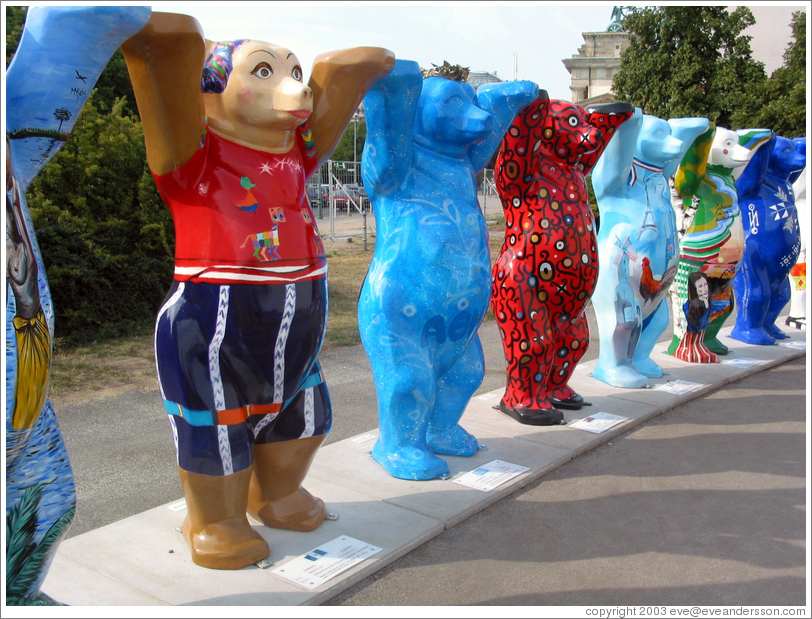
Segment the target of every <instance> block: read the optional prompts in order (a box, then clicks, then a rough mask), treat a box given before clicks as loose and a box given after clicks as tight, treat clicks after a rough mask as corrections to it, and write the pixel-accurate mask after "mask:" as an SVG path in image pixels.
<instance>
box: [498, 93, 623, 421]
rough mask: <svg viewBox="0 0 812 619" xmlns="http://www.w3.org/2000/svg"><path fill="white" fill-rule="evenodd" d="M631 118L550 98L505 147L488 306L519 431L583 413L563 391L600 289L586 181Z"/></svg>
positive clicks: (525, 117)
mask: <svg viewBox="0 0 812 619" xmlns="http://www.w3.org/2000/svg"><path fill="white" fill-rule="evenodd" d="M542 92H543V91H542ZM633 113H634V108H633V106H632V105H630V104H626V103H612V104H603V105H594V106H590V107H588V108H586V109H585V108H583V107H581V106H578V105H574V104H572V103H569V102H566V101H560V100H555V99H554V100H549V99H547V98H546V93H545V96H543V97H540V98H539V99H537V100H536V101H535V102H533V103H532V104H531V105H529V106H527V107H526V108H524V109H523V110H522V111H521V112H520V113H519V114H518V115H517V116H516V118H515V119H514V121H513V123H512V125H511V127H510V129H509V130H508V132H507V135H506V136H505V138H504V141H503V143H502V150H501V151H500V153H499V156H498V158H497V161H496V188H497V191H498V192H499V197H500V199H501V200H502V207H503V208H504V211H505V226H506V233H505V241H504V244H503V245H502V250H501V253H500V255H499V258H498V259H497V261H496V264H495V265H494V270H493V275H494V280H493V291H492V296H491V303H492V305H493V310H494V314H495V315H496V322H497V324H498V325H499V331H500V335H501V337H502V345H503V347H504V351H505V358H506V360H507V388H506V390H505V395H504V396H503V397H502V400H501V401H500V403H499V406H498V407H497V408H498V410H500V411H502V412H503V413H505V414H507V415H509V416H510V417H513V418H514V419H516V420H517V421H519V422H520V423H524V424H529V425H553V424H558V423H561V422H562V421H563V418H564V415H563V413H562V412H561V411H560V410H559V409H574V410H577V409H580V408H581V407H582V406H583V405H584V404H587V403H586V402H584V400H583V398H582V397H581V396H580V395H578V394H577V393H575V391H573V390H572V389H571V388H570V387H569V386H568V385H567V383H568V381H569V379H570V377H571V376H572V372H573V370H574V369H575V366H576V364H577V363H578V361H579V360H580V359H581V357H583V355H584V353H585V352H586V350H587V347H588V346H589V327H588V325H587V320H586V315H585V314H584V310H585V309H586V305H587V303H588V302H589V299H590V297H591V296H592V293H593V291H594V290H595V285H596V283H597V279H598V254H597V240H596V235H595V219H594V216H593V214H592V210H591V209H590V207H589V202H588V200H587V186H586V179H585V176H586V174H588V173H589V171H590V170H591V169H592V167H593V166H594V165H595V163H596V162H597V160H598V158H599V157H600V156H601V153H602V152H603V150H604V148H606V145H607V143H608V142H609V139H610V138H611V136H612V134H613V133H614V131H615V130H616V129H617V128H618V127H619V126H620V125H621V124H622V123H623V122H625V121H626V120H628V119H629V118H631V116H632V114H633Z"/></svg>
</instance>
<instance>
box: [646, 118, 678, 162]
mask: <svg viewBox="0 0 812 619" xmlns="http://www.w3.org/2000/svg"><path fill="white" fill-rule="evenodd" d="M681 149H682V140H679V139H677V138H675V137H674V136H673V135H671V125H669V124H668V122H666V121H665V120H663V119H661V118H657V117H656V116H649V115H648V114H645V115H644V116H643V124H642V126H641V127H640V134H639V136H638V138H637V144H636V145H635V149H634V157H635V159H638V160H640V161H642V162H644V163H647V164H650V165H654V166H657V167H658V168H662V167H663V166H664V165H665V164H666V163H668V162H669V161H672V160H673V159H675V158H676V157H678V156H679V154H680V152H681Z"/></svg>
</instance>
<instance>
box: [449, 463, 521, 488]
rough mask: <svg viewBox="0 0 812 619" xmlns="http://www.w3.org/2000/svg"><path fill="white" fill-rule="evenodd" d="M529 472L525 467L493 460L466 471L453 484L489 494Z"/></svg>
mask: <svg viewBox="0 0 812 619" xmlns="http://www.w3.org/2000/svg"><path fill="white" fill-rule="evenodd" d="M529 470H530V469H529V468H527V467H526V466H519V465H518V464H511V463H510V462H503V461H502V460H493V461H492V462H488V464H483V465H482V466H480V467H478V468H476V469H474V470H473V471H468V472H467V473H465V475H462V476H460V477H458V478H457V479H455V480H454V483H455V484H460V485H462V486H467V487H469V488H473V489H474V490H481V491H482V492H490V491H491V490H493V489H494V488H498V487H499V486H501V485H502V484H504V483H505V482H506V481H508V480H511V479H513V478H514V477H516V476H517V475H521V474H522V473H524V472H525V471H529Z"/></svg>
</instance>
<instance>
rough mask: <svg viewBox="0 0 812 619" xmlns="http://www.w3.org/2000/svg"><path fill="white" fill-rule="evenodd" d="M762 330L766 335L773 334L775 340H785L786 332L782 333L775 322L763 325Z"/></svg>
mask: <svg viewBox="0 0 812 619" xmlns="http://www.w3.org/2000/svg"><path fill="white" fill-rule="evenodd" d="M764 330H765V331H766V332H767V334H768V335H771V336H773V337H774V338H775V339H777V340H785V339H787V334H786V333H784V332H783V331H782V330H781V329H779V328H778V327H776V326H775V324H771V325H764Z"/></svg>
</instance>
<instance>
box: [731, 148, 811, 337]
mask: <svg viewBox="0 0 812 619" xmlns="http://www.w3.org/2000/svg"><path fill="white" fill-rule="evenodd" d="M805 167H806V138H805V137H804V138H796V139H794V140H789V139H787V138H784V137H781V136H777V135H775V134H773V135H772V137H771V138H770V141H769V142H768V143H767V144H766V145H765V146H764V147H763V148H761V149H760V150H759V151H757V152H756V154H755V155H754V156H753V158H752V159H751V160H750V163H748V164H747V167H746V168H744V171H743V172H742V173H741V176H739V178H738V179H737V180H736V191H737V192H738V194H739V208H740V209H741V211H742V215H743V216H742V224H743V225H744V257H743V258H742V260H741V262H740V263H739V271H738V272H737V273H736V277H735V278H734V280H733V292H734V294H735V296H736V305H737V308H738V309H737V313H736V325H735V326H734V327H733V330H732V331H731V333H730V337H732V338H735V339H737V340H740V341H742V342H747V343H748V344H761V345H767V346H768V345H771V344H775V340H781V339H784V338H786V337H787V335H786V334H785V333H784V332H783V331H782V330H781V329H779V328H778V327H777V326H776V325H775V319H776V318H778V314H779V313H780V312H781V310H782V309H783V308H784V306H785V305H786V304H787V302H788V301H789V299H790V296H791V294H792V289H791V286H790V282H789V278H788V276H789V273H790V271H791V270H792V267H794V266H795V262H796V261H797V259H798V255H799V253H800V251H801V230H800V226H799V224H798V213H797V211H796V208H795V193H794V191H793V188H792V184H793V183H794V182H795V181H796V180H797V179H798V177H799V176H800V175H801V173H802V172H803V170H804V168H805Z"/></svg>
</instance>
